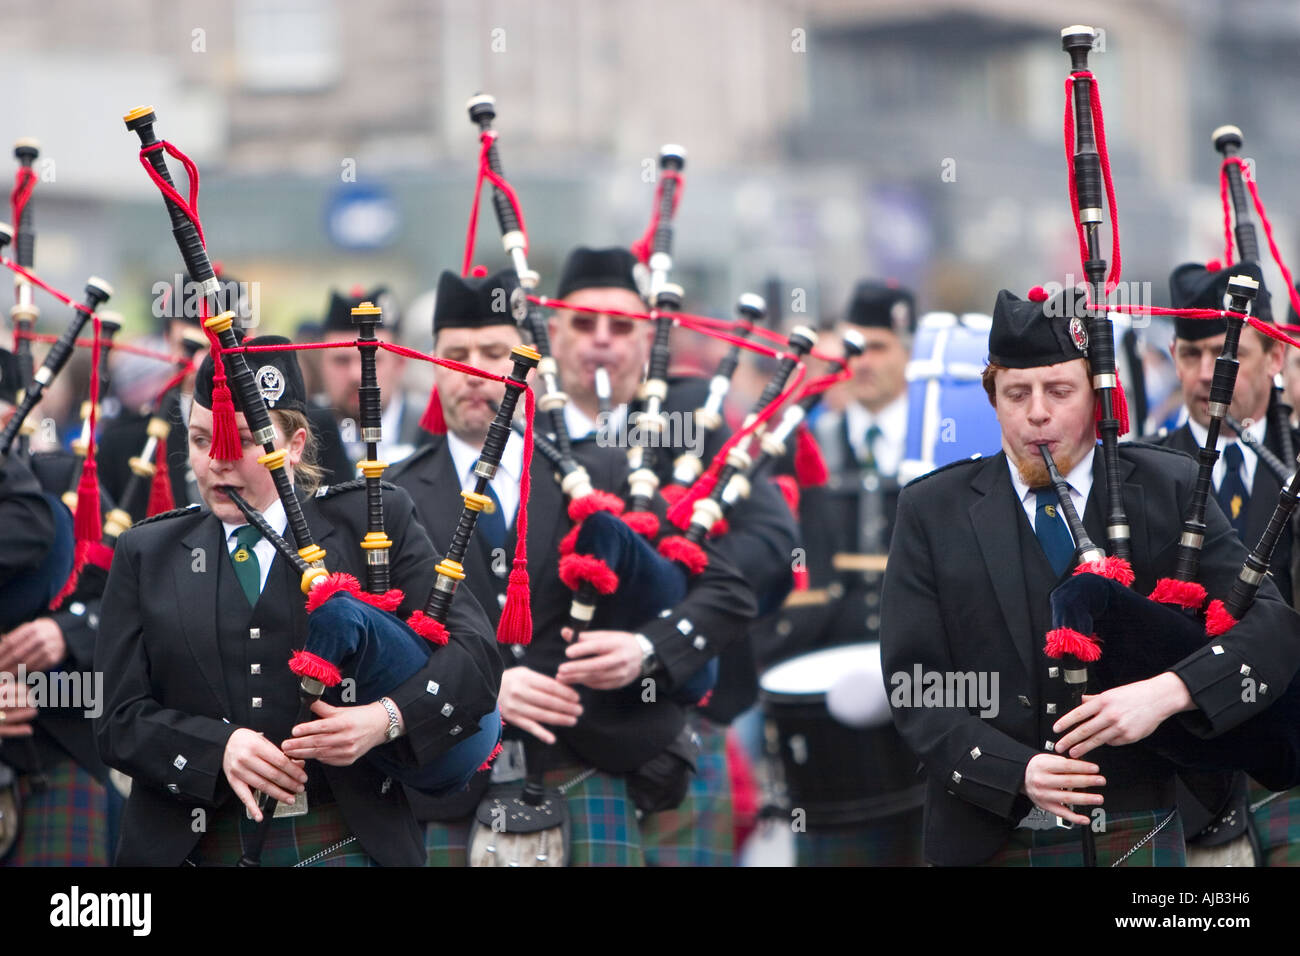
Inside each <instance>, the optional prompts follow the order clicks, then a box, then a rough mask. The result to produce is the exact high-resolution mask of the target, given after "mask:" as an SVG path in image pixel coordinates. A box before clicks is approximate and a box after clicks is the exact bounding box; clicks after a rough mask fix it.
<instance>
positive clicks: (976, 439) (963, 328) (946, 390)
mask: <svg viewBox="0 0 1300 956" xmlns="http://www.w3.org/2000/svg"><path fill="white" fill-rule="evenodd" d="M992 324H993V320H992V319H991V318H990V317H989V316H987V315H981V314H979V313H975V312H968V313H966V314H964V315H962V316H961V317H960V318H958V317H957V316H956V315H953V314H952V313H951V312H931V313H929V314H928V315H924V316H922V317H921V321H920V322H919V323H918V324H917V328H916V336H915V338H914V339H913V341H912V359H911V361H909V362H908V363H907V444H906V446H905V449H904V454H903V462H902V464H901V465H900V466H899V469H898V482H899V484H901V485H905V484H907V483H908V482H909V481H911V480H912V479H913V478H919V477H920V476H921V475H924V474H926V473H928V472H931V471H933V470H934V469H936V468H938V467H940V466H942V465H946V464H949V463H950V462H954V461H957V460H958V459H961V458H971V457H976V456H979V455H990V454H993V453H995V452H997V451H998V450H999V449H1001V448H1002V434H1001V432H1000V430H999V429H998V420H997V416H996V415H994V413H993V406H992V405H990V404H989V400H988V396H987V395H985V394H984V385H983V383H982V382H981V381H980V377H981V375H982V374H983V372H984V366H985V364H986V363H987V360H988V354H989V329H990V328H991V327H992Z"/></svg>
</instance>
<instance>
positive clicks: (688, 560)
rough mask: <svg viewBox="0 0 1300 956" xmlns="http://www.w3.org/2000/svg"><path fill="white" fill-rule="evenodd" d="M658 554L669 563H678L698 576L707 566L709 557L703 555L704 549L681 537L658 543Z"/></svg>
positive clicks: (677, 536)
mask: <svg viewBox="0 0 1300 956" xmlns="http://www.w3.org/2000/svg"><path fill="white" fill-rule="evenodd" d="M659 553H660V554H662V555H663V556H664V557H665V558H667V559H668V560H669V561H680V562H681V563H682V564H684V565H685V566H686V570H687V571H688V572H690V573H691V574H692V575H695V574H699V573H700V572H701V571H703V570H704V569H705V568H707V567H708V566H709V556H708V555H707V554H705V553H704V549H703V548H701V547H700V546H699V545H698V544H696V543H695V542H693V541H691V540H690V539H689V538H683V537H682V536H681V535H673V536H672V537H671V538H664V539H663V540H662V541H660V542H659Z"/></svg>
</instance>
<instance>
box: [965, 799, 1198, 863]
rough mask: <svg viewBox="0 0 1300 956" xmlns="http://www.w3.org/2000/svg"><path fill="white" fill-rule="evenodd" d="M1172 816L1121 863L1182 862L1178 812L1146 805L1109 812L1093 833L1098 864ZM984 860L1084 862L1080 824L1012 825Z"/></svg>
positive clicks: (1121, 853)
mask: <svg viewBox="0 0 1300 956" xmlns="http://www.w3.org/2000/svg"><path fill="white" fill-rule="evenodd" d="M1171 813H1172V819H1170V820H1169V822H1168V823H1165V825H1164V826H1163V827H1160V831H1159V832H1158V833H1156V834H1155V835H1154V836H1152V837H1151V838H1150V839H1148V840H1147V841H1146V842H1145V843H1143V844H1142V846H1141V848H1140V849H1138V850H1136V851H1135V852H1134V853H1132V854H1131V855H1129V856H1128V857H1127V858H1125V859H1124V862H1122V863H1119V864H1118V865H1119V866H1123V867H1135V866H1186V865H1187V849H1186V844H1185V841H1184V839H1183V822H1182V818H1181V817H1180V816H1179V815H1178V814H1177V813H1173V811H1172V810H1148V811H1140V812H1135V813H1112V814H1109V815H1108V816H1107V818H1106V829H1105V831H1104V832H1101V833H1094V834H1093V838H1094V840H1095V842H1096V845H1097V866H1098V867H1110V866H1115V865H1116V864H1117V863H1118V861H1119V860H1120V858H1121V857H1124V854H1126V853H1128V851H1129V850H1130V849H1132V848H1133V846H1134V845H1135V844H1137V843H1138V842H1139V841H1141V840H1142V839H1143V838H1144V837H1146V836H1147V835H1148V834H1150V833H1151V831H1153V830H1155V828H1156V827H1159V826H1160V824H1161V822H1162V821H1164V820H1166V818H1169V817H1170V815H1171ZM981 865H983V866H1035V867H1037V866H1083V850H1082V847H1081V846H1080V836H1079V828H1078V827H1072V828H1070V829H1068V830H1067V829H1065V828H1063V827H1055V828H1053V829H1051V830H1029V829H1023V830H1014V831H1012V834H1011V839H1009V840H1008V841H1007V843H1006V844H1005V845H1004V846H1003V847H1002V849H1001V850H999V851H998V852H997V853H995V854H994V855H993V856H992V857H991V858H989V859H988V860H986V861H985V862H984V863H983V864H981Z"/></svg>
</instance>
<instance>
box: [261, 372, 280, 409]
mask: <svg viewBox="0 0 1300 956" xmlns="http://www.w3.org/2000/svg"><path fill="white" fill-rule="evenodd" d="M257 390H258V392H259V393H261V396H262V399H263V400H264V401H265V402H266V404H267V406H268V407H269V408H275V403H276V402H278V401H279V400H280V397H281V396H282V395H284V375H283V374H281V372H280V370H279V369H278V368H276V367H275V366H274V365H263V366H262V367H261V368H259V369H258V370H257Z"/></svg>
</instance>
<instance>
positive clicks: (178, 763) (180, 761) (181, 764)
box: [172, 754, 189, 770]
mask: <svg viewBox="0 0 1300 956" xmlns="http://www.w3.org/2000/svg"><path fill="white" fill-rule="evenodd" d="M187 763H189V761H188V760H186V759H185V757H184V755H182V754H177V755H176V759H175V760H173V761H172V766H173V767H175V768H176V769H177V770H184V769H185V765H186V764H187Z"/></svg>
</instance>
